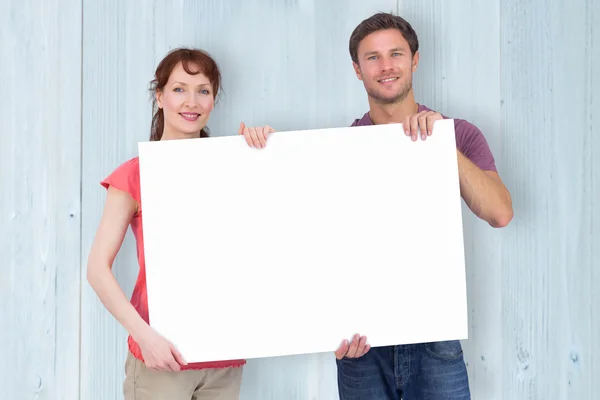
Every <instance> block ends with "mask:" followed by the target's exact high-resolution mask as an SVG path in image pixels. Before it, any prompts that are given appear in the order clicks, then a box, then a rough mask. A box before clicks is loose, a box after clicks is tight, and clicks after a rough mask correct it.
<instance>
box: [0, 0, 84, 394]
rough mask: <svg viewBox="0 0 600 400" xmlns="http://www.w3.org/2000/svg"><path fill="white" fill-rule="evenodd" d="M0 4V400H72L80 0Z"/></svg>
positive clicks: (76, 313)
mask: <svg viewBox="0 0 600 400" xmlns="http://www.w3.org/2000/svg"><path fill="white" fill-rule="evenodd" d="M59 3H60V4H59ZM0 7H1V8H0V76H2V83H3V85H2V87H3V91H2V92H3V99H2V106H1V107H0V188H1V192H2V196H1V200H0V253H1V254H2V263H1V265H2V267H1V268H0V340H1V342H2V350H1V351H0V354H1V357H0V359H1V361H0V387H1V388H2V390H3V395H2V398H4V399H11V400H21V399H23V400H25V399H40V400H43V399H47V400H50V399H59V398H60V399H65V400H75V399H78V387H79V344H80V342H79V311H80V309H79V288H80V286H79V254H80V152H79V148H80V138H81V136H80V135H81V130H80V110H81V96H80V95H81V73H80V72H81V64H80V60H81V41H80V39H79V38H80V37H81V2H80V1H76V0H65V1H61V2H59V1H56V0H53V1H45V2H43V4H42V1H30V2H23V1H17V0H9V1H8V2H6V1H5V2H3V3H2V5H1V6H0Z"/></svg>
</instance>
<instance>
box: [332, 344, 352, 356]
mask: <svg viewBox="0 0 600 400" xmlns="http://www.w3.org/2000/svg"><path fill="white" fill-rule="evenodd" d="M349 347H350V346H349V344H348V340H344V341H343V342H342V344H341V345H340V347H339V348H338V349H337V350H336V351H335V352H334V354H335V358H337V359H338V360H341V359H342V358H344V356H345V355H346V353H347V352H348V348H349Z"/></svg>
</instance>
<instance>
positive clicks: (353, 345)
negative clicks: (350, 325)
mask: <svg viewBox="0 0 600 400" xmlns="http://www.w3.org/2000/svg"><path fill="white" fill-rule="evenodd" d="M359 340H360V336H359V335H358V334H356V335H354V337H353V338H352V343H350V347H349V348H348V353H346V357H349V358H354V357H356V350H357V349H358V342H359Z"/></svg>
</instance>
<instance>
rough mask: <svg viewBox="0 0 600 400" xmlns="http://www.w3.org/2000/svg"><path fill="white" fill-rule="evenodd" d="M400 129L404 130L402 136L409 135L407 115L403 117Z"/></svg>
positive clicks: (408, 118)
mask: <svg viewBox="0 0 600 400" xmlns="http://www.w3.org/2000/svg"><path fill="white" fill-rule="evenodd" d="M402 129H404V134H405V135H406V136H409V135H410V117H409V116H408V115H407V116H406V117H404V121H402Z"/></svg>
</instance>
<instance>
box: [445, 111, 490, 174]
mask: <svg viewBox="0 0 600 400" xmlns="http://www.w3.org/2000/svg"><path fill="white" fill-rule="evenodd" d="M455 131H456V147H457V148H458V150H459V151H460V152H461V153H463V154H464V155H465V157H467V158H468V159H469V160H471V161H472V162H473V164H475V165H477V166H478V167H479V168H480V169H481V170H483V171H494V172H496V162H495V160H494V156H493V154H492V151H491V150H490V146H489V145H488V142H487V140H486V139H485V136H483V133H481V131H480V130H479V128H477V127H476V126H475V125H473V124H471V123H470V122H468V121H464V120H459V121H457V122H456V123H455Z"/></svg>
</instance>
